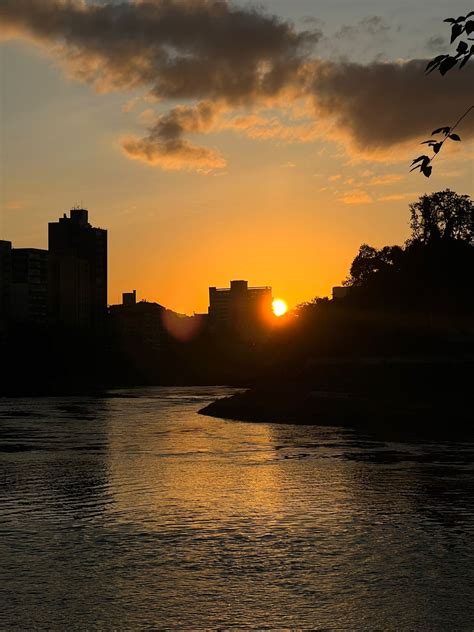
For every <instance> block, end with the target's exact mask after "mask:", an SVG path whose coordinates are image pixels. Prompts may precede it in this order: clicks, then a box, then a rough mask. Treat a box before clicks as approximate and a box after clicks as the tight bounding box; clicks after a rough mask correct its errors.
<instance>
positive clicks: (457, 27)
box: [450, 23, 464, 44]
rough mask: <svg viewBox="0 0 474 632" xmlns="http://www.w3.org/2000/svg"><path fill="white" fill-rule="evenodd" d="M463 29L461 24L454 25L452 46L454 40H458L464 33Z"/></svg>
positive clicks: (452, 28)
mask: <svg viewBox="0 0 474 632" xmlns="http://www.w3.org/2000/svg"><path fill="white" fill-rule="evenodd" d="M463 30H464V29H463V27H462V26H461V25H460V24H457V23H455V24H453V26H452V27H451V42H450V44H452V43H453V42H454V40H456V39H457V38H458V37H459V36H460V35H461V33H462V32H463Z"/></svg>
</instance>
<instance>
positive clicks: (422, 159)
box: [411, 155, 430, 165]
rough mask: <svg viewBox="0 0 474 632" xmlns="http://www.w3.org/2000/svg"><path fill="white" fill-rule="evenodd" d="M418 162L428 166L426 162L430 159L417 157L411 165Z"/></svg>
mask: <svg viewBox="0 0 474 632" xmlns="http://www.w3.org/2000/svg"><path fill="white" fill-rule="evenodd" d="M420 160H421V161H423V163H425V162H426V164H428V162H429V161H430V158H429V156H424V155H423V156H418V158H415V160H414V161H413V162H412V163H411V164H412V165H414V164H415V163H417V162H420Z"/></svg>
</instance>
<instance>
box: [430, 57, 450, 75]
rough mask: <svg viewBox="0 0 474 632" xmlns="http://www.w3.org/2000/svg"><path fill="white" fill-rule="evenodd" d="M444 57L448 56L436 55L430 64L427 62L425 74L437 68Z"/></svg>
mask: <svg viewBox="0 0 474 632" xmlns="http://www.w3.org/2000/svg"><path fill="white" fill-rule="evenodd" d="M446 57H448V55H438V56H437V57H435V58H434V59H432V60H431V61H430V62H428V65H427V66H426V68H425V72H426V73H430V72H433V70H435V68H436V67H437V66H439V64H440V63H441V62H442V61H443V59H446Z"/></svg>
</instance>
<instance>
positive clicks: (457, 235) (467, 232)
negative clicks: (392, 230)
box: [410, 189, 474, 245]
mask: <svg viewBox="0 0 474 632" xmlns="http://www.w3.org/2000/svg"><path fill="white" fill-rule="evenodd" d="M410 211H411V220H410V228H411V230H412V240H413V241H420V242H422V243H425V244H426V243H428V242H429V241H430V240H433V239H445V240H446V239H460V240H462V241H465V242H467V243H469V244H471V245H474V203H473V202H472V200H471V198H470V197H469V196H468V195H458V194H457V193H455V192H454V191H451V190H450V189H446V190H445V191H438V192H437V193H432V194H431V195H423V196H421V198H420V199H419V200H418V201H417V202H414V203H413V204H410Z"/></svg>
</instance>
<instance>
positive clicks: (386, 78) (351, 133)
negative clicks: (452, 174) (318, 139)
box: [312, 60, 474, 155]
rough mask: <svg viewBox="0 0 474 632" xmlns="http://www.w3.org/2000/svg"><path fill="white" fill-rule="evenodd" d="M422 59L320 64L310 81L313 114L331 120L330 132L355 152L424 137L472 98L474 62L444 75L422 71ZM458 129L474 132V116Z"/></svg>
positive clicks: (371, 151) (455, 115)
mask: <svg viewBox="0 0 474 632" xmlns="http://www.w3.org/2000/svg"><path fill="white" fill-rule="evenodd" d="M425 67H426V60H413V61H408V62H387V63H379V62H375V63H372V64H368V65H366V66H363V65H360V64H353V63H340V64H334V63H329V64H322V65H319V66H318V67H317V68H316V69H315V79H314V82H313V85H312V91H313V95H314V107H315V113H316V116H319V117H323V118H326V117H327V118H330V119H332V121H333V128H332V136H333V137H334V138H339V139H340V140H342V141H344V142H346V143H347V144H348V145H349V146H352V149H353V150H354V151H356V152H359V153H362V154H365V155H374V154H376V153H377V152H383V151H386V150H387V149H389V148H391V147H393V146H397V145H399V144H402V143H406V142H408V141H411V142H412V141H413V140H416V139H423V140H424V139H426V138H428V137H429V135H430V132H431V131H432V130H433V129H434V128H435V127H439V126H441V125H451V124H453V122H454V121H456V120H457V118H458V117H459V115H460V114H461V113H462V112H463V111H464V110H465V109H466V108H467V107H468V106H469V105H470V103H471V102H472V85H473V83H474V65H473V64H471V65H467V66H466V67H465V68H463V71H462V72H461V73H457V72H456V73H449V74H448V75H446V76H445V77H442V76H440V75H439V74H435V73H432V74H430V75H428V76H426V75H425V74H424V69H425ZM460 133H461V134H464V136H465V137H472V136H474V117H471V118H470V119H469V118H467V119H465V122H463V129H462V132H461V131H460Z"/></svg>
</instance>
